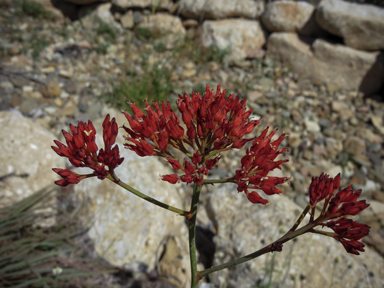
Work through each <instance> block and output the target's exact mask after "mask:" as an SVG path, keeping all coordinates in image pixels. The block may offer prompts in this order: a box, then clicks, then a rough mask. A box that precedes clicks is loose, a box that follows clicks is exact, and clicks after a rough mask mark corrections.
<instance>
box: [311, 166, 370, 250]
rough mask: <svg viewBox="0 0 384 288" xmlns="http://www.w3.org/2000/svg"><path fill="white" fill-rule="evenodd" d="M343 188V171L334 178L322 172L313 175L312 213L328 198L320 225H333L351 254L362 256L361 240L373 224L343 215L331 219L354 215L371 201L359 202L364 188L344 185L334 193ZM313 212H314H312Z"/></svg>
mask: <svg viewBox="0 0 384 288" xmlns="http://www.w3.org/2000/svg"><path fill="white" fill-rule="evenodd" d="M339 187H340V174H338V175H337V176H336V177H335V178H330V177H329V176H328V175H327V174H324V173H322V174H321V175H320V176H319V177H313V178H312V183H311V185H310V187H309V198H310V203H311V206H312V213H314V211H315V206H316V204H317V203H319V202H320V201H322V200H325V203H324V207H323V210H322V214H321V216H320V217H323V218H320V219H323V220H322V221H321V222H322V223H320V224H319V225H323V226H327V227H329V228H331V229H332V230H333V231H334V232H335V233H334V235H333V238H334V239H336V240H338V241H340V242H341V244H343V246H344V248H345V250H346V251H347V252H348V253H352V254H356V255H359V252H358V251H361V252H364V249H363V247H364V244H363V243H361V242H359V241H358V240H360V239H361V238H363V237H364V236H366V235H368V233H369V229H370V227H369V226H368V225H365V224H361V223H357V222H355V221H353V220H351V219H347V218H340V219H338V220H336V221H328V222H325V221H327V220H331V219H336V218H339V217H343V216H354V215H357V214H359V213H360V212H361V211H363V210H364V209H366V208H367V207H368V206H369V204H367V203H365V201H366V200H360V201H357V199H358V198H359V196H360V194H361V190H357V191H354V190H353V189H352V186H349V187H347V188H344V189H342V190H340V191H339V192H337V193H336V195H334V192H335V191H336V190H337V189H339ZM312 215H313V214H312Z"/></svg>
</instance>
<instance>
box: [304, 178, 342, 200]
mask: <svg viewBox="0 0 384 288" xmlns="http://www.w3.org/2000/svg"><path fill="white" fill-rule="evenodd" d="M339 187H340V173H339V174H337V176H336V177H335V178H334V179H333V178H330V177H329V176H328V175H327V174H324V173H322V174H321V175H320V176H319V177H312V182H311V185H310V186H309V190H308V192H309V199H310V203H311V206H312V207H315V206H316V204H317V203H318V202H321V201H322V200H324V199H325V197H327V196H328V195H333V193H334V192H335V191H336V190H337V189H338V188H339Z"/></svg>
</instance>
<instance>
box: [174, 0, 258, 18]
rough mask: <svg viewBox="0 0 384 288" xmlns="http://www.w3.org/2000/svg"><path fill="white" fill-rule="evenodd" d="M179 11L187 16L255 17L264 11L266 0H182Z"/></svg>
mask: <svg viewBox="0 0 384 288" xmlns="http://www.w3.org/2000/svg"><path fill="white" fill-rule="evenodd" d="M179 9H180V10H179V11H180V13H181V14H182V15H183V16H184V17H186V18H195V19H198V20H201V19H224V18H231V17H243V18H249V19H255V18H257V17H259V16H260V15H261V13H263V11H264V1H260V0H256V1H253V0H237V1H233V0H215V1H207V0H181V1H180V2H179Z"/></svg>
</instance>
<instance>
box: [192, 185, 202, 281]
mask: <svg viewBox="0 0 384 288" xmlns="http://www.w3.org/2000/svg"><path fill="white" fill-rule="evenodd" d="M202 187H203V186H197V185H196V183H195V184H194V186H193V195H192V203H191V211H190V212H189V213H190V214H189V218H188V232H189V258H190V262H191V288H196V287H197V285H198V283H199V278H198V275H197V273H198V272H197V260H196V216H197V207H198V205H199V197H200V191H201V188H202Z"/></svg>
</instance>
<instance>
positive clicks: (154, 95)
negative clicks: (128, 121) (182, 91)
mask: <svg viewBox="0 0 384 288" xmlns="http://www.w3.org/2000/svg"><path fill="white" fill-rule="evenodd" d="M142 61H143V62H142V65H143V67H144V68H145V70H146V71H147V73H144V74H142V75H137V74H134V73H132V72H131V73H130V74H129V75H128V76H127V77H123V78H120V79H119V80H117V82H116V83H112V85H113V91H112V95H104V96H103V99H104V100H105V101H106V102H107V103H109V104H111V105H112V106H114V107H116V108H118V109H128V107H129V106H128V104H127V102H128V101H131V102H135V101H136V102H137V103H136V104H137V106H138V107H140V108H143V107H145V104H144V102H143V100H144V99H147V100H148V103H151V102H152V101H153V100H158V101H161V100H164V99H166V98H169V95H170V93H171V91H172V89H173V86H172V84H171V80H170V79H171V75H172V72H171V71H170V70H169V69H168V68H166V67H165V66H164V65H162V64H161V63H160V62H156V63H154V64H152V65H149V64H148V61H147V60H146V59H143V60H142Z"/></svg>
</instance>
